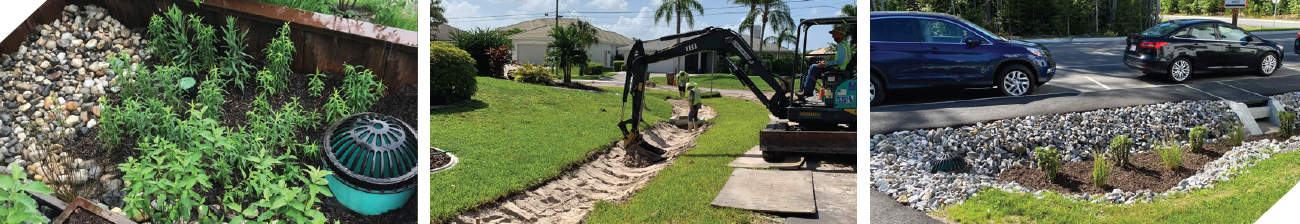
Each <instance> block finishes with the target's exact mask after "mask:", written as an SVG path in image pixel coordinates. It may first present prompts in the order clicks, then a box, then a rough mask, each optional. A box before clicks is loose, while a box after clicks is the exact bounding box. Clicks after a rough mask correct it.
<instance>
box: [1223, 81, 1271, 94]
mask: <svg viewBox="0 0 1300 224" xmlns="http://www.w3.org/2000/svg"><path fill="white" fill-rule="evenodd" d="M1214 83H1218V84H1220V85H1225V86H1228V87H1232V88H1233V89H1238V90H1241V91H1246V92H1248V93H1250V94H1255V95H1256V96H1259V97H1264V98H1268V97H1267V96H1264V95H1260V94H1259V93H1255V92H1251V91H1250V90H1246V89H1242V88H1239V87H1237V86H1234V85H1230V84H1227V83H1223V81H1215V82H1214Z"/></svg>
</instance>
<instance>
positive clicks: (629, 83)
mask: <svg viewBox="0 0 1300 224" xmlns="http://www.w3.org/2000/svg"><path fill="white" fill-rule="evenodd" d="M856 23H857V20H856V18H855V17H832V18H819V19H805V20H801V21H800V26H799V29H798V30H799V32H798V33H799V36H797V37H796V38H797V39H799V40H800V45H796V49H795V52H796V54H799V55H800V56H801V57H800V58H801V59H802V58H803V57H802V56H803V55H802V53H799V52H801V51H799V49H800V48H806V46H807V35H806V33H807V30H808V28H809V27H810V26H815V25H839V24H847V25H849V26H852V25H855V24H856ZM682 38H689V39H685V40H682V41H681V42H680V43H678V44H675V45H672V46H670V47H668V48H665V49H661V50H656V51H653V52H646V49H645V46H644V45H643V42H642V41H641V40H637V41H636V42H635V43H634V44H633V45H632V49H631V50H630V51H629V52H628V53H627V62H626V63H627V64H626V66H627V79H626V80H625V81H624V83H623V104H624V108H626V107H627V106H628V105H627V103H628V100H629V98H630V100H631V103H632V104H631V107H632V109H631V110H632V114H631V117H630V118H628V119H627V120H623V121H621V122H619V123H618V126H619V129H620V130H621V131H623V135H624V139H623V143H624V146H625V147H626V148H627V149H628V150H629V153H637V154H640V155H642V156H649V157H651V158H650V159H648V160H650V161H658V160H662V159H663V158H662V155H663V154H664V153H665V151H664V150H663V149H661V148H658V147H656V146H655V145H653V144H650V143H648V142H647V141H646V139H645V137H643V136H642V135H641V133H640V132H641V130H640V127H639V126H640V123H641V121H642V110H643V109H644V107H645V85H646V82H647V80H648V79H649V78H650V75H649V73H648V72H647V67H648V66H649V65H650V64H651V63H655V62H659V61H664V60H670V59H673V58H676V57H681V56H686V55H690V54H694V53H699V52H705V51H713V52H717V53H718V54H720V55H724V56H737V57H739V58H740V60H739V61H738V62H733V61H732V60H719V61H726V62H727V64H728V65H729V66H730V68H731V71H732V75H735V76H736V78H737V80H739V81H740V82H741V83H742V84H744V85H745V86H746V87H748V89H749V90H750V91H751V92H753V94H754V96H756V98H758V101H759V102H761V103H762V104H763V105H764V106H765V107H767V110H768V111H769V112H771V114H772V115H773V116H775V117H776V118H778V120H776V121H773V122H771V123H768V125H767V127H766V128H764V129H763V130H762V131H759V133H758V135H759V149H760V150H761V151H762V153H763V159H764V160H765V161H769V162H776V161H784V160H786V158H787V157H789V156H796V155H800V156H801V155H806V154H831V155H835V154H839V155H855V154H856V153H857V149H856V146H857V145H856V134H857V130H856V123H857V103H856V99H857V96H856V94H857V91H856V89H857V84H856V83H857V82H856V75H857V72H856V71H827V72H824V73H822V74H820V75H819V77H818V78H817V79H816V81H815V82H817V85H818V86H821V88H820V89H821V90H820V91H818V92H819V94H818V95H819V96H813V97H808V98H812V99H803V97H796V95H795V87H793V86H794V85H793V84H794V81H793V80H794V78H795V77H792V76H777V75H774V74H773V73H772V72H771V71H770V70H769V69H768V67H767V66H765V65H764V64H763V62H762V61H761V60H760V59H759V57H758V55H757V54H755V53H754V52H753V51H752V50H751V49H750V45H749V44H748V43H747V42H746V41H745V40H744V37H742V36H741V35H740V34H737V33H736V32H735V31H732V30H728V29H722V28H716V27H708V28H704V29H702V30H696V31H691V32H686V33H681V34H676V35H670V36H665V37H663V38H659V40H660V41H668V40H675V39H682ZM801 61H803V60H801ZM805 63H806V61H805ZM802 65H803V66H794V67H795V68H794V69H795V70H796V71H793V72H792V74H799V73H803V71H798V70H799V69H801V68H807V67H808V66H807V65H808V64H802ZM849 67H850V68H854V67H853V63H850V66H849ZM850 70H856V69H850ZM751 75H753V76H758V77H760V78H761V79H762V81H763V82H765V83H766V84H767V85H768V86H770V87H771V88H772V90H773V91H774V92H775V93H773V94H770V95H769V94H767V93H764V92H763V91H762V90H760V89H759V88H758V86H756V85H755V84H754V81H753V80H751V79H750V78H749V76H751ZM634 151H635V152H634Z"/></svg>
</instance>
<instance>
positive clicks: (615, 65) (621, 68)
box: [611, 60, 627, 72]
mask: <svg viewBox="0 0 1300 224" xmlns="http://www.w3.org/2000/svg"><path fill="white" fill-rule="evenodd" d="M624 63H625V62H624V61H623V60H617V61H614V63H613V64H611V66H613V69H614V71H616V72H621V71H624V70H627V68H626V67H624V65H623V64H624Z"/></svg>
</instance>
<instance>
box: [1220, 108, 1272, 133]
mask: <svg viewBox="0 0 1300 224" xmlns="http://www.w3.org/2000/svg"><path fill="white" fill-rule="evenodd" d="M1228 108H1229V109H1230V110H1232V112H1233V113H1235V114H1237V120H1241V124H1242V125H1243V126H1244V127H1245V128H1246V135H1249V136H1255V135H1260V134H1264V131H1263V130H1260V129H1259V125H1258V124H1256V123H1255V117H1254V116H1251V115H1250V109H1249V108H1248V107H1246V104H1244V103H1240V102H1235V101H1228Z"/></svg>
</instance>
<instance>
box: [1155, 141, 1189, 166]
mask: <svg viewBox="0 0 1300 224" xmlns="http://www.w3.org/2000/svg"><path fill="white" fill-rule="evenodd" d="M1155 150H1156V153H1157V154H1160V161H1163V162H1164V163H1165V169H1169V170H1170V171H1173V170H1174V169H1178V167H1181V166H1183V146H1182V145H1180V144H1178V141H1174V140H1173V138H1172V137H1171V138H1169V140H1166V141H1165V142H1164V143H1162V144H1160V145H1157V146H1156V148H1155Z"/></svg>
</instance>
